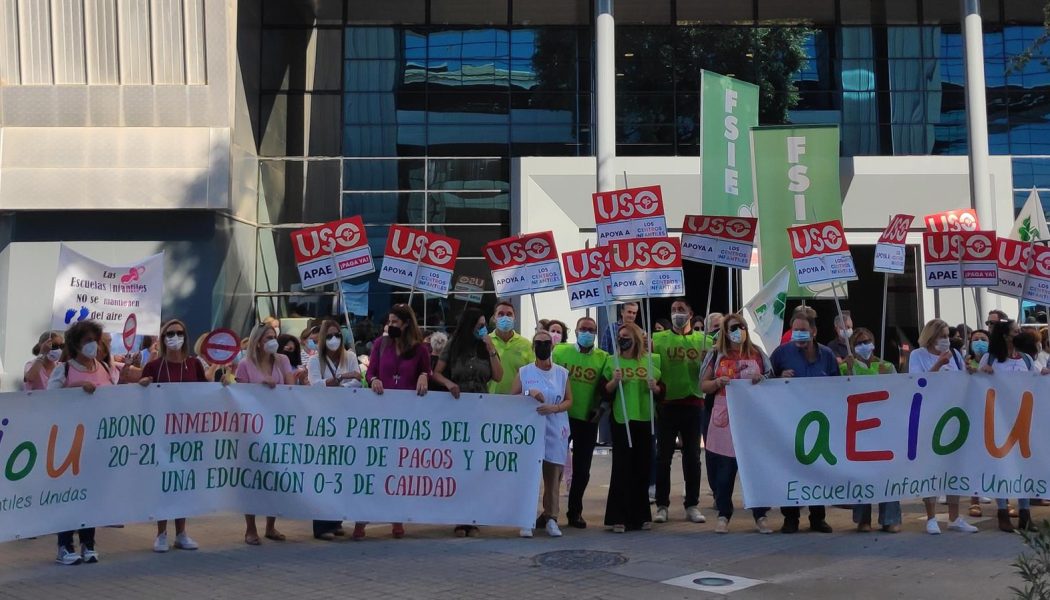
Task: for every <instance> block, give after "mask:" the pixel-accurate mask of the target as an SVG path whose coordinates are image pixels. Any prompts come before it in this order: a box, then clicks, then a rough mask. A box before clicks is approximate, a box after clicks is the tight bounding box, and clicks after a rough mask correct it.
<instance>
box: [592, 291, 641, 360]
mask: <svg viewBox="0 0 1050 600" xmlns="http://www.w3.org/2000/svg"><path fill="white" fill-rule="evenodd" d="M637 320H638V303H637V302H625V303H624V304H623V305H622V306H620V320H619V321H617V322H615V323H613V324H612V325H610V326H609V327H607V328H606V329H605V331H603V332H602V337H601V344H600V347H601V349H602V350H604V351H605V352H606V353H607V354H612V353H613V336H614V335H616V332H617V331H619V330H620V326H622V325H626V324H627V323H632V324H633V323H634V322H635V321H637Z"/></svg>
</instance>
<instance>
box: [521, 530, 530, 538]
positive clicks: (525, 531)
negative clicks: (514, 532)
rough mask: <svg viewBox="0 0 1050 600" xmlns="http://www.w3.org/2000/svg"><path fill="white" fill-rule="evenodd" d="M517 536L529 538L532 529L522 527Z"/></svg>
mask: <svg viewBox="0 0 1050 600" xmlns="http://www.w3.org/2000/svg"><path fill="white" fill-rule="evenodd" d="M518 537H523V538H530V537H532V529H522V530H520V531H518Z"/></svg>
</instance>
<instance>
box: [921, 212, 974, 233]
mask: <svg viewBox="0 0 1050 600" xmlns="http://www.w3.org/2000/svg"><path fill="white" fill-rule="evenodd" d="M925 221H926V229H927V230H928V231H931V232H933V233H952V232H956V231H978V230H979V229H980V228H981V227H980V225H979V224H978V222H977V211H975V210H974V209H972V208H959V209H956V210H946V211H944V212H939V213H934V214H932V215H926V218H925Z"/></svg>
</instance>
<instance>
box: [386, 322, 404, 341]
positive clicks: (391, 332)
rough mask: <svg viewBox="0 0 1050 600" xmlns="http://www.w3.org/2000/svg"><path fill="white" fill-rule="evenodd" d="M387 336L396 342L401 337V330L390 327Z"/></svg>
mask: <svg viewBox="0 0 1050 600" xmlns="http://www.w3.org/2000/svg"><path fill="white" fill-rule="evenodd" d="M386 334H387V335H388V336H390V338H391V339H395V340H396V339H397V338H399V337H401V328H400V327H397V326H396V325H388V326H387V328H386Z"/></svg>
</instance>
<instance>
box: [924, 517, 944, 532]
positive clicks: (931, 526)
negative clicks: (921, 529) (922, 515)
mask: <svg viewBox="0 0 1050 600" xmlns="http://www.w3.org/2000/svg"><path fill="white" fill-rule="evenodd" d="M926 533H928V534H930V535H940V534H941V526H940V525H938V524H937V517H933V518H932V519H926Z"/></svg>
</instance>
